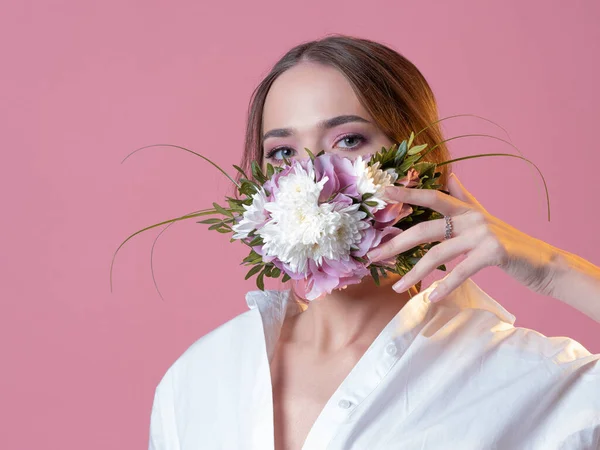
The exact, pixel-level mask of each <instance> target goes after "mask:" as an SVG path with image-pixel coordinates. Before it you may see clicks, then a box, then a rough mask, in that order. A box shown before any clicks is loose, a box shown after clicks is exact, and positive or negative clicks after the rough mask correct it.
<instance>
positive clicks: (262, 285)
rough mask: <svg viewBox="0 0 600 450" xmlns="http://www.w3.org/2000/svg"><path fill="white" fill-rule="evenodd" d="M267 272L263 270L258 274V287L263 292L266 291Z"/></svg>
mask: <svg viewBox="0 0 600 450" xmlns="http://www.w3.org/2000/svg"><path fill="white" fill-rule="evenodd" d="M264 278H265V271H264V270H263V271H262V272H261V273H259V274H258V277H256V286H258V288H259V289H260V290H261V291H264V290H265V279H264Z"/></svg>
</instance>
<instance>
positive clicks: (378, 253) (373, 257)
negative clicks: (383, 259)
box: [367, 249, 381, 262]
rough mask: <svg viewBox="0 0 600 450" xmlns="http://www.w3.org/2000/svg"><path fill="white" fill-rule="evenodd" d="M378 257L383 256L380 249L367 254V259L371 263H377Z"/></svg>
mask: <svg viewBox="0 0 600 450" xmlns="http://www.w3.org/2000/svg"><path fill="white" fill-rule="evenodd" d="M378 256H381V250H379V249H374V250H371V251H369V252H368V253H367V258H369V262H373V261H375V260H376V259H377V257H378Z"/></svg>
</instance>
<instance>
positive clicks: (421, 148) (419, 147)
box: [408, 144, 427, 155]
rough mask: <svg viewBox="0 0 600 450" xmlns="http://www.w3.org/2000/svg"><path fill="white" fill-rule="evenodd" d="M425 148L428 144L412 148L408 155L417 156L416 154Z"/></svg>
mask: <svg viewBox="0 0 600 450" xmlns="http://www.w3.org/2000/svg"><path fill="white" fill-rule="evenodd" d="M425 147H427V144H421V145H417V146H416V147H413V148H411V149H410V150H409V151H408V154H409V155H416V154H418V153H420V152H421V151H422V150H423V149H424V148H425Z"/></svg>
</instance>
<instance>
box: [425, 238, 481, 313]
mask: <svg viewBox="0 0 600 450" xmlns="http://www.w3.org/2000/svg"><path fill="white" fill-rule="evenodd" d="M489 265H490V264H489V263H488V261H487V258H486V250H485V248H482V247H479V248H477V249H475V250H474V251H472V252H471V253H470V254H469V256H467V257H466V258H465V259H464V260H463V261H461V262H460V263H459V264H457V266H456V267H455V268H454V269H452V270H451V271H450V273H449V274H448V275H447V276H446V277H445V278H444V279H443V280H442V281H440V283H439V284H438V285H437V287H436V288H435V289H434V290H433V292H431V293H430V294H429V297H428V298H429V301H431V302H433V303H435V302H438V301H440V300H442V299H443V298H444V297H446V296H447V295H448V294H450V293H451V292H452V291H453V290H455V289H456V288H457V287H458V286H460V285H461V284H462V283H464V282H465V281H466V280H467V278H469V277H471V276H473V275H474V274H476V273H477V272H479V271H480V270H481V269H483V268H484V267H487V266H489Z"/></svg>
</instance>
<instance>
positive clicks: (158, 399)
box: [148, 370, 180, 450]
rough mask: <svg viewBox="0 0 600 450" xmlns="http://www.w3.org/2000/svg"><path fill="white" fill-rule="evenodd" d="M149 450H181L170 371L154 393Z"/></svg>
mask: <svg viewBox="0 0 600 450" xmlns="http://www.w3.org/2000/svg"><path fill="white" fill-rule="evenodd" d="M148 450H180V446H179V437H178V434H177V422H176V419H175V404H174V397H173V382H172V379H171V371H170V370H168V371H167V373H166V374H165V375H164V376H163V378H162V380H161V381H160V382H159V384H158V386H157V387H156V389H155V391H154V400H153V403H152V412H151V413H150V433H149V443H148Z"/></svg>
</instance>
